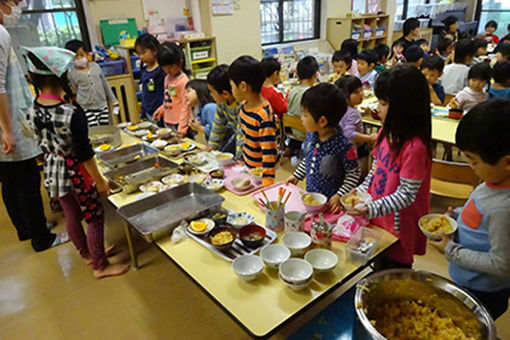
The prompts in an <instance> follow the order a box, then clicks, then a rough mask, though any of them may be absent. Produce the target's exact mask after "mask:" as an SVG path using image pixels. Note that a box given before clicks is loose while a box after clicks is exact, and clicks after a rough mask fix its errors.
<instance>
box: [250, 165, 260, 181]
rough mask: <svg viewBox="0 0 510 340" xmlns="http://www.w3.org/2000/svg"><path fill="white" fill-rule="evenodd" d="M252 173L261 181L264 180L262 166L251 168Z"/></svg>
mask: <svg viewBox="0 0 510 340" xmlns="http://www.w3.org/2000/svg"><path fill="white" fill-rule="evenodd" d="M250 173H251V175H252V176H253V177H255V179H256V180H257V181H259V182H261V181H262V174H263V170H262V168H253V169H250Z"/></svg>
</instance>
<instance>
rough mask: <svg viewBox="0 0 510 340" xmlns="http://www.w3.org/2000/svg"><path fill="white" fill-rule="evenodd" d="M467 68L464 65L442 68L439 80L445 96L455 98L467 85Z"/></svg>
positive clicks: (451, 65)
mask: <svg viewBox="0 0 510 340" xmlns="http://www.w3.org/2000/svg"><path fill="white" fill-rule="evenodd" d="M468 73H469V66H467V65H464V64H450V65H446V66H445V68H444V73H443V75H442V76H441V78H439V80H441V85H443V87H444V92H445V93H446V94H451V95H453V96H455V95H456V94H457V93H459V92H460V91H461V90H462V89H463V88H464V87H466V86H467V85H468Z"/></svg>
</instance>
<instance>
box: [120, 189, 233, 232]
mask: <svg viewBox="0 0 510 340" xmlns="http://www.w3.org/2000/svg"><path fill="white" fill-rule="evenodd" d="M224 200H225V199H224V198H223V197H221V196H220V195H218V194H216V193H214V192H212V191H209V190H207V189H205V188H204V187H202V186H201V185H199V184H196V183H187V184H183V185H181V186H178V187H175V188H173V189H170V190H166V191H163V192H160V193H159V194H156V195H153V196H150V197H147V198H144V199H141V200H139V201H137V202H134V203H131V204H128V205H125V206H123V207H121V208H119V209H118V210H117V211H118V213H119V215H120V216H121V217H122V218H124V219H125V220H126V221H127V222H128V223H129V224H130V225H132V226H133V228H135V229H136V230H137V231H138V232H139V233H140V234H141V235H142V236H143V237H144V238H145V239H146V240H147V242H152V241H154V240H157V239H158V238H160V237H162V236H164V235H168V234H169V233H170V232H171V231H172V230H173V228H175V227H176V226H177V225H178V224H179V223H180V222H181V221H182V220H192V219H195V218H198V217H202V216H204V215H206V214H208V213H210V212H212V211H214V210H216V209H218V208H219V207H220V206H221V203H222V202H223V201H224Z"/></svg>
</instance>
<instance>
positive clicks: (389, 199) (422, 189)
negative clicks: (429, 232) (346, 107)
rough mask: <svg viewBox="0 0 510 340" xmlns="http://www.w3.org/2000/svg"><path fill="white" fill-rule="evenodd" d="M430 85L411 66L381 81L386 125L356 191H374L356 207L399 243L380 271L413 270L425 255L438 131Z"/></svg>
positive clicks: (378, 265)
mask: <svg viewBox="0 0 510 340" xmlns="http://www.w3.org/2000/svg"><path fill="white" fill-rule="evenodd" d="M428 87H429V85H428V83H427V80H426V79H425V77H424V76H423V75H422V74H421V72H420V71H419V70H418V69H417V68H416V67H413V66H411V65H408V64H399V65H397V66H395V67H394V68H393V69H392V70H391V72H390V73H389V74H382V75H381V77H380V78H378V80H377V81H376V85H375V93H376V95H377V97H378V98H379V106H380V113H382V115H381V116H382V117H381V120H383V121H384V124H383V127H382V129H381V131H380V133H379V137H378V138H377V141H376V146H375V148H374V150H373V155H374V157H375V160H374V162H373V166H372V169H371V170H370V173H369V174H368V176H367V177H366V179H365V181H364V182H363V183H362V184H361V185H360V186H359V187H358V188H357V189H356V190H357V191H360V192H368V193H369V194H370V195H371V196H372V202H370V203H368V204H367V205H363V206H361V207H358V208H356V213H357V214H359V215H364V216H366V217H368V218H370V219H372V222H373V223H374V224H375V225H378V226H380V227H382V228H384V229H386V230H387V231H389V232H391V233H393V234H394V235H395V236H397V237H398V239H399V242H398V243H397V244H396V245H395V246H393V247H392V248H390V249H389V250H388V251H387V252H386V253H385V254H384V255H383V256H382V257H380V258H379V259H378V260H377V261H376V263H375V267H376V268H375V269H376V270H383V269H388V268H402V267H403V268H410V267H411V266H412V263H413V255H414V254H418V255H423V254H425V248H426V245H427V242H426V238H425V235H423V233H422V232H421V231H420V230H419V227H418V220H419V219H420V218H421V217H422V216H424V215H426V214H427V213H428V211H429V207H430V203H429V194H430V175H431V166H432V159H431V155H432V152H431V150H432V141H431V130H432V127H431V118H430V103H429V94H428V93H429V92H428ZM385 112H387V114H386V113H385Z"/></svg>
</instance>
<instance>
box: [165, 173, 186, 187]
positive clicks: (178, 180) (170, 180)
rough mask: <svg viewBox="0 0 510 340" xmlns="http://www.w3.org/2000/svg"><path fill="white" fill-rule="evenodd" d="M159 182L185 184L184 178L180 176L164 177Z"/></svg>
mask: <svg viewBox="0 0 510 340" xmlns="http://www.w3.org/2000/svg"><path fill="white" fill-rule="evenodd" d="M161 181H162V182H163V183H165V184H177V185H180V184H184V183H185V182H186V176H184V175H181V174H172V175H169V176H165V177H163V178H162V179H161Z"/></svg>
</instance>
